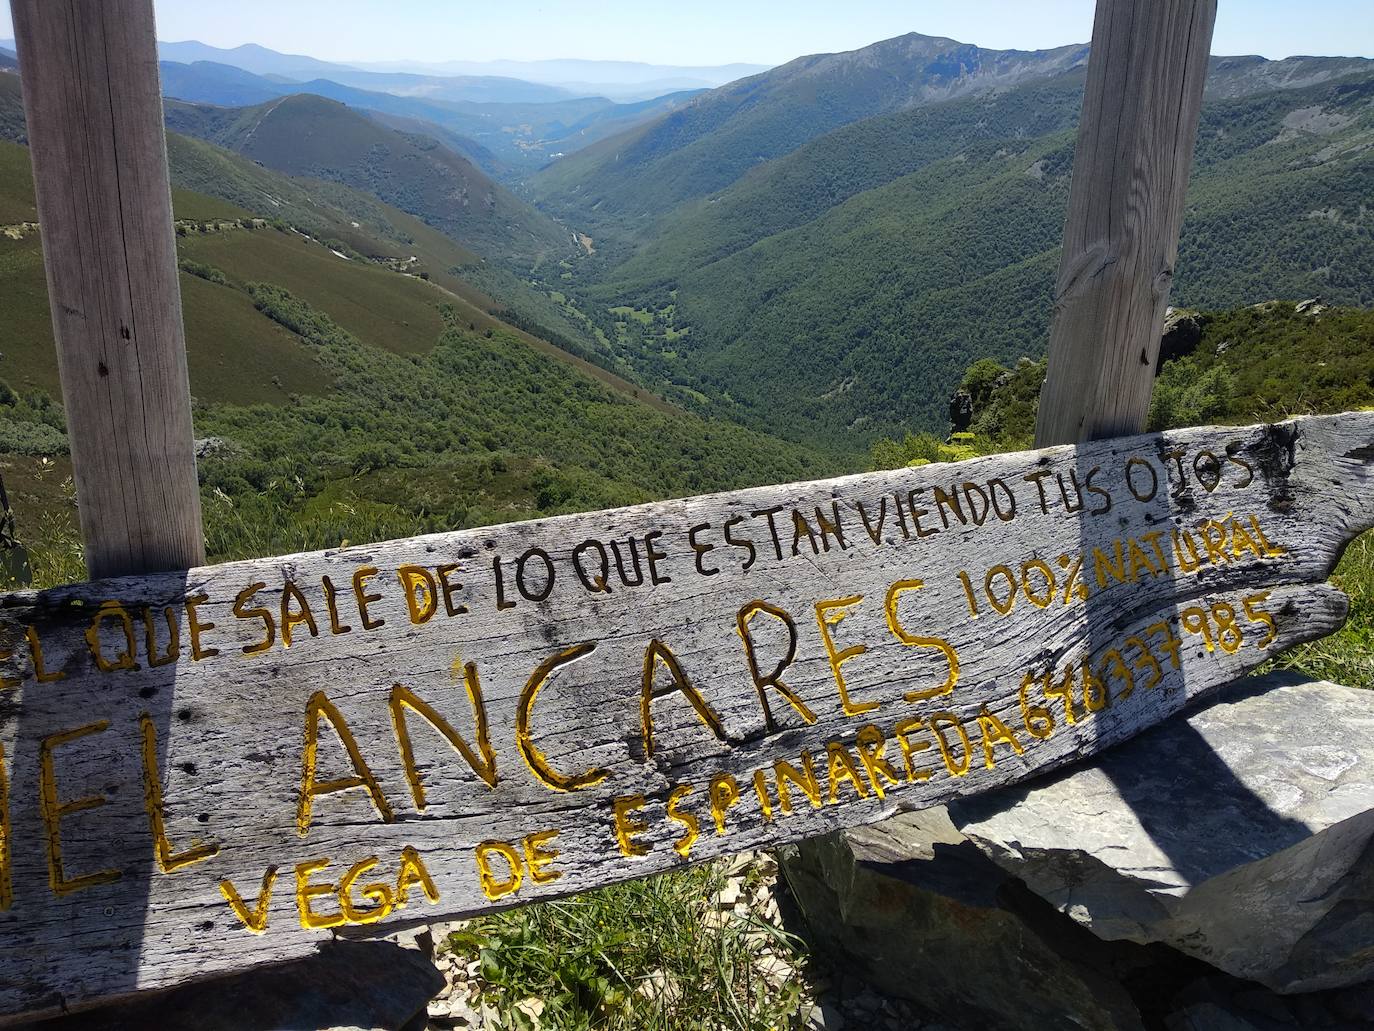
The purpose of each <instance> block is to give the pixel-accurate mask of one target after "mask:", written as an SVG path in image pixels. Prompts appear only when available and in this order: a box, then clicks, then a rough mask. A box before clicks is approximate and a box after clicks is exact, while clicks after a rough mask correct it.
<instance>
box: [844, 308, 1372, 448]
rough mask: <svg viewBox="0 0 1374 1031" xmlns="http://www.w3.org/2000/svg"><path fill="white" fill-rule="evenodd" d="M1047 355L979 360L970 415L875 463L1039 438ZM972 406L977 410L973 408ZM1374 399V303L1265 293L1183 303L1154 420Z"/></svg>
mask: <svg viewBox="0 0 1374 1031" xmlns="http://www.w3.org/2000/svg"><path fill="white" fill-rule="evenodd" d="M1044 381H1045V362H1044V361H1043V360H1041V361H1031V360H1030V359H1028V358H1023V359H1021V360H1020V361H1019V362H1016V363H1014V365H1012V367H1010V368H1008V367H1006V366H1003V365H1001V364H999V363H998V362H995V361H993V360H991V359H989V358H983V359H980V360H979V361H977V362H974V363H973V364H972V365H971V366H970V367H969V368H968V369H967V370H966V371H965V372H964V375H963V378H962V380H961V381H960V383H959V388H958V393H959V399H960V400H961V401H962V402H964V404H963V405H961V406H960V407H961V408H963V417H962V418H960V419H959V421H958V422H957V423H956V424H955V425H953V426H952V427H951V428H952V430H953V431H954V432H953V437H952V440H953V443H952V444H946V443H944V442H943V441H944V436H945V434H944V433H943V432H941V433H939V434H938V435H935V434H930V433H919V434H916V433H908V434H906V435H905V436H904V437H903V438H902V439H901V440H896V439H884V440H880V441H877V442H875V444H874V445H873V449H872V455H871V459H872V464H873V465H874V466H875V467H878V468H896V467H898V466H902V465H907V464H909V463H911V462H913V461H937V460H938V461H947V460H949V459H950V458H951V457H956V458H957V457H967V455H969V454H993V453H998V452H1003V451H1019V450H1022V449H1025V448H1029V447H1031V446H1033V441H1034V439H1035V418H1036V414H1037V411H1038V407H1039V401H1040V387H1041V384H1043V383H1044ZM965 406H966V407H965ZM1371 407H1374V311H1372V310H1369V309H1364V308H1327V307H1325V306H1323V305H1321V304H1318V303H1315V302H1305V303H1302V304H1293V303H1292V302H1289V301H1265V302H1262V303H1260V304H1255V305H1250V306H1247V307H1244V308H1235V309H1231V310H1229V311H1210V312H1209V311H1189V310H1185V309H1179V310H1175V311H1173V312H1172V313H1171V314H1170V316H1169V319H1168V321H1167V323H1166V329H1165V335H1164V342H1163V347H1162V348H1161V353H1160V365H1159V369H1158V375H1157V377H1156V379H1155V385H1154V392H1153V395H1152V397H1151V401H1150V415H1149V423H1148V428H1149V429H1151V430H1167V429H1176V428H1178V427H1182V426H1199V425H1205V424H1209V423H1221V424H1235V425H1248V424H1252V423H1257V422H1272V421H1277V420H1282V419H1287V418H1289V417H1291V416H1295V415H1321V414H1326V413H1333V412H1348V411H1355V410H1360V409H1368V408H1371Z"/></svg>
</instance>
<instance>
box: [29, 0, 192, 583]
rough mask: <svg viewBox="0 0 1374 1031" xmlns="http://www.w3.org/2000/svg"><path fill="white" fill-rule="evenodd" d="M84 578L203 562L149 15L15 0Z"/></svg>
mask: <svg viewBox="0 0 1374 1031" xmlns="http://www.w3.org/2000/svg"><path fill="white" fill-rule="evenodd" d="M11 9H12V10H13V13H14V27H15V37H16V39H17V40H18V48H19V53H20V54H21V55H22V56H21V66H20V72H21V74H22V77H23V89H24V111H25V115H26V117H27V119H28V136H29V151H30V154H31V156H32V159H33V168H34V185H35V189H36V191H37V200H38V214H39V220H40V222H41V224H42V227H43V257H44V263H45V265H46V268H47V278H48V297H49V300H50V302H51V306H52V319H53V335H54V337H55V338H56V341H57V355H58V368H59V371H60V374H61V378H62V395H63V400H64V401H65V407H66V413H67V430H68V438H69V440H70V442H71V452H72V464H73V466H74V468H75V479H76V488H77V497H78V499H79V504H80V516H81V531H82V536H83V538H84V540H85V543H86V565H87V568H88V569H89V570H90V573H91V575H92V576H95V577H100V576H114V575H121V574H125V573H138V572H152V571H155V570H164V569H186V568H188V567H190V566H193V565H197V564H199V563H201V562H204V561H205V551H204V544H203V541H202V535H201V522H200V492H199V488H198V486H197V482H196V466H195V444H194V440H193V436H192V427H191V398H190V388H189V385H188V380H187V373H186V343H185V337H184V333H183V329H182V321H181V289H180V286H179V285H178V282H177V264H176V242H175V235H174V230H173V227H172V203H171V188H170V185H169V183H168V177H167V145H166V139H165V137H164V135H163V127H162V97H161V92H160V89H159V85H158V65H157V43H156V36H155V34H154V28H153V5H152V0H13V3H12V4H11Z"/></svg>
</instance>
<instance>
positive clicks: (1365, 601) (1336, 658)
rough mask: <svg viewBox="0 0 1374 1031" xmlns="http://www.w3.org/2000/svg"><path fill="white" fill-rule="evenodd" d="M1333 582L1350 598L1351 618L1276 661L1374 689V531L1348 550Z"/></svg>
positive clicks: (1281, 665)
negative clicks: (1329, 632)
mask: <svg viewBox="0 0 1374 1031" xmlns="http://www.w3.org/2000/svg"><path fill="white" fill-rule="evenodd" d="M1331 582H1332V583H1333V584H1334V585H1335V586H1337V587H1339V588H1340V589H1341V590H1343V591H1344V592H1345V593H1346V594H1347V595H1349V596H1350V616H1349V618H1347V619H1346V622H1345V626H1343V627H1341V629H1339V630H1337V631H1336V632H1335V633H1334V634H1331V635H1329V636H1327V637H1323V638H1321V639H1320V640H1316V641H1312V642H1310V643H1308V644H1300V645H1298V646H1297V647H1296V648H1292V649H1290V650H1289V651H1287V652H1285V653H1284V654H1283V655H1280V656H1279V657H1278V658H1277V659H1275V660H1274V662H1273V665H1272V668H1275V669H1291V670H1295V671H1297V672H1300V673H1303V674H1306V675H1307V676H1310V677H1316V678H1317V679H1319V680H1329V681H1331V682H1332V683H1336V684H1345V685H1346V686H1348V687H1362V688H1365V689H1374V531H1370V532H1369V533H1365V534H1362V535H1361V536H1359V537H1357V538H1355V540H1354V541H1352V542H1351V543H1350V546H1349V547H1348V548H1346V550H1345V554H1344V555H1343V556H1342V557H1341V561H1340V564H1339V565H1338V566H1337V567H1336V571H1335V572H1334V573H1333V574H1332V577H1331Z"/></svg>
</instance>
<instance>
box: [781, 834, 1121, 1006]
mask: <svg viewBox="0 0 1374 1031" xmlns="http://www.w3.org/2000/svg"><path fill="white" fill-rule="evenodd" d="M781 859H782V861H781V864H780V865H781V868H782V870H783V872H784V875H785V876H786V878H787V883H788V886H789V888H790V889H791V892H792V896H793V899H794V900H795V902H796V903H797V906H798V908H799V909H800V910H801V912H802V914H803V915H804V916H805V919H806V924H807V928H808V933H807V938H808V940H809V941H810V943H811V944H812V946H813V947H815V948H816V949H817V951H819V952H821V953H822V954H823V955H824V956H825V957H826V958H827V959H829V960H830V961H831V963H832V965H833V966H834V967H835V968H836V969H837V970H852V971H855V972H857V973H858V974H859V975H860V976H861V977H862V978H863V979H864V981H866V982H867V983H869V984H871V985H872V986H873V987H875V988H877V989H878V990H879V991H881V992H883V993H885V994H887V995H890V996H894V997H896V998H900V999H906V1000H909V1001H911V1002H913V1003H915V1004H916V1005H917V1006H919V1007H920V1008H921V1010H922V1011H923V1012H928V1013H931V1014H932V1015H939V1017H940V1019H941V1021H942V1022H947V1023H948V1024H949V1025H950V1026H951V1027H956V1028H973V1027H995V1028H999V1029H1026V1031H1031V1029H1035V1031H1053V1029H1063V1031H1069V1029H1076V1031H1080V1029H1085V1028H1090V1029H1094V1031H1126V1029H1130V1031H1137V1029H1141V1028H1143V1026H1144V1025H1143V1023H1142V1021H1141V1020H1140V1016H1139V1013H1138V1011H1137V1008H1136V1007H1135V1005H1134V1004H1133V1002H1132V1000H1131V999H1130V997H1129V995H1128V994H1127V993H1126V991H1125V990H1124V989H1123V988H1122V987H1121V985H1120V984H1118V983H1117V982H1116V981H1115V980H1114V979H1113V978H1112V977H1111V976H1110V975H1109V974H1107V973H1105V972H1104V971H1103V970H1102V969H1100V968H1098V967H1096V966H1094V962H1093V961H1094V959H1095V958H1096V954H1097V953H1100V952H1101V951H1102V949H1101V943H1100V942H1098V941H1097V940H1096V939H1095V938H1093V936H1092V935H1091V934H1089V933H1087V932H1086V931H1084V930H1083V929H1082V928H1080V927H1077V926H1076V925H1075V924H1074V923H1073V922H1072V921H1070V920H1067V919H1065V918H1064V917H1063V916H1062V915H1060V914H1058V913H1055V912H1054V911H1053V910H1052V909H1050V908H1049V907H1048V906H1044V904H1043V903H1042V902H1039V900H1036V901H1037V902H1038V903H1039V904H1040V905H1041V906H1043V907H1044V909H1045V912H1046V914H1047V915H1048V916H1049V917H1052V918H1053V921H1052V923H1053V925H1054V926H1052V927H1046V926H1043V925H1041V924H1038V923H1033V922H1027V921H1026V920H1025V919H1023V917H1022V916H1021V915H1019V914H1017V913H1015V912H1012V911H1011V910H1009V909H1008V908H1006V907H1005V906H1004V905H1003V901H1002V895H1003V894H1004V890H1005V889H1006V888H1007V887H1008V885H1010V884H1011V882H1012V878H1010V877H1009V876H1008V875H1007V874H1005V873H1004V872H1003V871H1001V870H1000V869H998V867H997V866H996V865H995V864H993V863H991V862H990V861H989V860H988V859H987V858H986V857H984V856H983V855H982V854H981V853H980V852H979V851H978V850H977V849H976V848H975V847H974V846H973V845H972V844H970V843H969V842H968V841H966V840H965V839H964V838H963V837H962V836H961V835H960V834H959V833H958V832H957V831H956V830H955V828H954V827H953V825H952V824H950V822H949V819H948V817H946V815H945V812H944V810H943V809H942V808H935V809H927V810H922V811H919V812H915V813H906V814H903V815H901V816H897V817H894V818H893V819H891V820H887V821H884V822H883V823H880V824H874V825H872V826H868V827H859V828H856V829H853V830H849V831H844V832H840V833H835V834H830V835H826V836H824V837H821V838H816V839H813V840H811V841H806V842H803V843H802V844H801V845H800V846H799V847H798V848H797V849H796V850H795V851H793V850H787V852H786V853H784V855H783V856H782V857H781ZM852 1023H853V1022H851V1025H852ZM826 1026H827V1027H828V1026H829V1025H828V1024H827V1025H826Z"/></svg>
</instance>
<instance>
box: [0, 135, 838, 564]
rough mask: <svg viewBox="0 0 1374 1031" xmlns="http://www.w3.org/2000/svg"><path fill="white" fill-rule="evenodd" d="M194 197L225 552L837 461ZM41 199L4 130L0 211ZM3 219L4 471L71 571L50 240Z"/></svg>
mask: <svg viewBox="0 0 1374 1031" xmlns="http://www.w3.org/2000/svg"><path fill="white" fill-rule="evenodd" d="M172 139H173V140H176V139H177V137H172ZM185 142H186V143H187V144H188V145H189V146H191V147H192V148H193V149H199V148H202V147H208V145H206V144H202V143H199V142H197V141H185ZM228 160H229V164H230V167H237V162H238V161H239V160H240V159H237V158H229V159H228ZM272 174H275V173H272ZM173 200H174V207H175V214H176V217H177V220H178V221H177V228H178V250H179V254H180V259H181V263H182V270H183V273H182V277H181V286H182V298H183V308H184V314H185V322H186V328H187V345H188V359H189V366H190V380H191V390H192V394H193V397H194V399H195V411H194V415H195V421H196V429H197V433H198V435H199V436H202V437H209V438H213V440H212V442H211V445H210V446H209V447H208V448H207V450H206V453H205V454H204V455H203V456H202V458H201V462H200V469H201V476H202V483H203V486H204V507H205V512H206V527H207V534H208V537H209V546H210V549H211V553H212V555H213V556H214V557H215V558H228V557H236V556H242V555H246V554H266V553H281V552H288V551H293V550H299V549H300V548H309V547H322V546H329V545H332V544H337V543H338V542H339V541H340V540H342V539H345V538H349V539H353V540H363V539H382V538H386V537H395V536H403V535H406V534H410V533H415V532H420V531H424V530H435V529H443V528H450V527H457V526H468V525H479V524H482V523H489V522H493V521H500V520H505V519H512V518H519V517H524V516H530V515H534V514H539V513H554V512H561V511H571V510H575V509H586V508H593V507H600V506H610V505H615V504H620V503H630V502H635V501H645V500H650V499H652V498H655V497H662V496H667V495H673V494H687V493H694V492H699V491H705V490H711V489H726V488H730V487H735V486H742V485H745V484H748V483H763V482H770V481H771V482H777V481H781V480H788V479H797V478H800V477H803V476H805V475H808V474H810V473H812V472H817V471H825V470H828V469H829V468H830V467H828V466H825V465H823V464H817V462H816V459H815V457H814V456H813V455H811V454H810V453H808V452H807V451H806V450H805V449H802V448H799V447H796V446H794V445H791V444H787V443H785V442H782V441H780V440H777V439H774V438H770V437H768V436H767V435H765V434H761V433H757V432H754V431H751V430H748V429H745V428H743V427H741V426H739V425H737V424H735V423H732V422H728V421H723V420H711V419H704V418H701V417H699V416H696V415H691V414H689V413H686V412H683V411H681V410H678V409H673V408H671V407H669V406H667V405H664V404H663V403H662V402H661V401H660V400H658V399H656V398H653V397H651V396H648V395H647V394H646V393H645V392H643V391H641V390H639V389H638V388H636V387H635V386H633V385H632V384H629V383H626V382H624V381H621V380H617V379H615V378H614V377H612V376H608V375H607V374H606V373H605V372H604V371H603V370H601V369H598V368H595V367H592V366H588V365H586V364H585V363H579V362H578V361H577V360H575V359H573V358H571V357H570V356H569V355H567V354H566V353H563V352H561V351H558V350H557V349H555V348H553V347H552V346H551V345H549V344H547V343H543V342H540V341H537V340H534V339H533V338H531V337H530V336H529V335H528V334H526V333H523V332H522V331H519V330H516V329H514V328H512V327H510V326H508V325H505V324H503V323H502V322H500V321H498V320H496V319H493V318H491V317H489V316H484V315H482V314H481V313H480V312H479V310H478V309H477V308H475V307H473V306H471V305H468V304H466V302H463V301H462V300H461V299H460V298H458V297H456V296H455V295H454V294H452V293H450V292H448V291H446V290H444V289H443V288H442V287H441V286H440V285H439V284H438V283H437V282H436V281H434V280H432V279H431V280H425V279H421V278H420V277H418V276H415V275H409V274H405V273H403V272H401V271H398V270H396V269H393V268H391V267H388V266H387V265H386V264H385V263H381V262H377V261H372V260H369V259H368V258H367V257H365V256H364V255H363V254H361V253H358V252H353V253H347V252H346V251H343V250H340V249H339V245H338V244H336V243H330V242H325V241H322V240H321V239H319V238H317V237H315V236H312V235H310V234H308V233H306V232H304V231H302V230H301V229H300V228H298V227H295V226H293V225H290V224H288V223H286V222H285V221H283V222H280V223H277V224H276V225H273V224H269V223H267V222H266V221H265V220H262V219H256V218H253V217H251V215H250V214H249V213H248V212H247V211H246V210H244V209H241V208H236V207H235V206H233V205H231V204H229V203H227V202H226V201H224V200H221V199H219V198H215V197H208V196H204V195H201V194H198V193H195V192H193V191H190V190H187V189H185V188H180V187H179V188H177V189H175V190H174V197H173ZM283 207H286V205H285V204H284V205H283ZM300 210H302V211H306V210H307V209H305V208H301V209H300ZM33 211H34V209H33V192H32V184H31V182H30V179H29V169H28V160H27V154H26V153H25V151H24V150H23V148H21V147H19V146H17V145H15V144H10V143H0V212H3V213H5V214H6V215H7V216H13V215H19V216H20V221H22V222H26V223H31V222H32V215H33ZM26 216H27V217H26ZM320 217H323V215H321V216H320ZM3 225H4V228H5V232H0V355H2V356H0V472H3V476H4V479H5V484H6V487H7V488H8V490H9V495H10V498H11V499H12V500H13V501H14V502H15V506H16V511H17V513H18V516H19V525H20V532H21V535H22V536H23V537H24V539H25V541H26V543H28V544H30V545H31V546H32V550H33V553H34V555H35V563H36V565H35V569H36V571H37V575H39V576H41V577H45V578H46V579H47V580H48V581H49V582H52V581H57V580H62V579H68V578H71V577H79V576H80V571H79V568H77V567H76V566H74V565H73V564H72V563H73V561H74V554H75V553H74V552H73V550H72V548H71V546H70V541H71V539H72V535H73V534H74V529H73V527H74V510H73V508H72V501H71V496H70V493H69V491H68V490H67V489H66V488H64V486H63V484H64V481H65V480H66V478H67V477H68V476H69V475H70V471H71V470H70V465H69V463H68V461H67V459H66V457H65V438H64V436H63V433H62V428H63V419H62V412H61V408H60V405H59V404H56V403H55V402H54V400H53V399H54V398H55V397H56V396H57V393H58V381H57V371H56V357H55V352H54V348H53V343H52V339H51V328H50V324H49V322H48V305H47V298H46V290H45V284H44V278H43V269H42V254H41V249H40V246H39V244H40V235H39V232H38V231H37V230H36V229H34V228H33V227H32V225H31V224H30V225H26V226H22V227H21V226H20V224H19V222H14V223H4V224H3ZM355 232H359V233H361V232H362V227H358V228H357V229H355ZM477 317H483V318H485V319H486V324H485V326H483V325H479V324H478V323H477V322H475V319H476V318H477ZM59 559H60V560H61V561H60V562H59Z"/></svg>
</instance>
